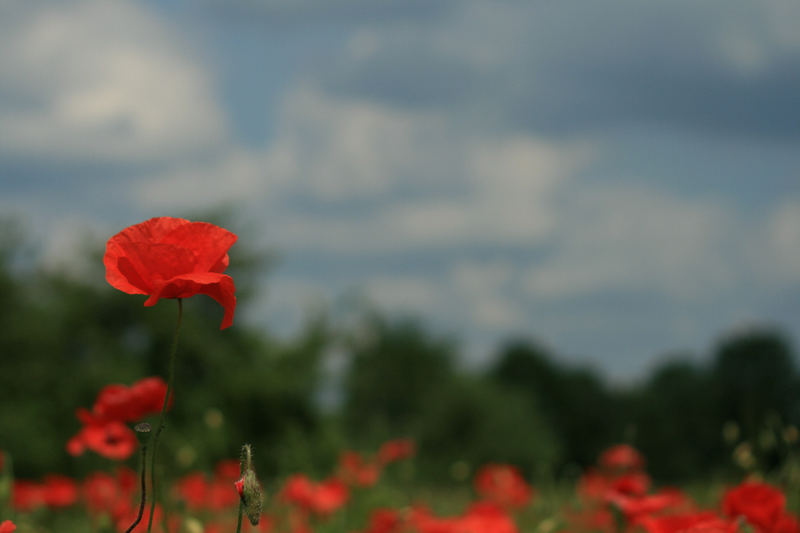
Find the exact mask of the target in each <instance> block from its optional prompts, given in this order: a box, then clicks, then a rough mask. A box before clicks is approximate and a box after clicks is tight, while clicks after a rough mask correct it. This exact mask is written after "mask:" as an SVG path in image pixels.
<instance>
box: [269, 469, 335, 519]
mask: <svg viewBox="0 0 800 533" xmlns="http://www.w3.org/2000/svg"><path fill="white" fill-rule="evenodd" d="M281 496H282V497H283V499H284V500H286V501H288V502H289V503H292V504H294V505H297V506H298V507H300V508H301V509H304V510H306V511H312V512H314V513H317V514H320V515H329V514H331V513H333V512H334V511H336V510H337V509H339V508H340V507H341V506H342V505H344V504H345V502H346V501H347V499H348V497H349V496H350V492H349V491H348V490H347V485H345V484H344V483H342V482H341V481H339V480H338V479H336V478H329V479H327V480H325V481H323V482H321V483H314V482H312V481H311V480H310V479H308V478H307V477H306V476H304V475H303V474H295V475H293V476H291V477H290V478H289V479H287V480H286V484H285V485H284V487H283V490H282V491H281Z"/></svg>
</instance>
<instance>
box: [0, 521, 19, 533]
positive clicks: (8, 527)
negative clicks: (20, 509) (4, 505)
mask: <svg viewBox="0 0 800 533" xmlns="http://www.w3.org/2000/svg"><path fill="white" fill-rule="evenodd" d="M16 529H17V526H15V525H14V522H12V521H11V520H4V521H3V523H2V524H0V533H14V531H16Z"/></svg>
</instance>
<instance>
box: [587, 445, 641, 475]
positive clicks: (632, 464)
mask: <svg viewBox="0 0 800 533" xmlns="http://www.w3.org/2000/svg"><path fill="white" fill-rule="evenodd" d="M598 462H599V463H600V466H601V467H603V468H605V469H607V470H639V469H642V468H644V465H645V460H644V456H643V455H642V454H641V453H639V451H638V450H637V449H636V448H634V447H633V446H629V445H627V444H617V445H616V446H612V447H611V448H608V449H607V450H606V451H604V452H603V453H602V454H601V455H600V460H599V461H598Z"/></svg>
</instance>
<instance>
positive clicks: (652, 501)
mask: <svg viewBox="0 0 800 533" xmlns="http://www.w3.org/2000/svg"><path fill="white" fill-rule="evenodd" d="M606 498H607V499H608V501H609V503H611V504H613V505H615V506H616V507H617V508H618V509H619V510H620V511H622V514H624V515H625V518H626V519H627V520H628V522H635V521H637V520H638V519H639V518H641V517H643V516H646V515H651V514H654V513H660V512H663V511H666V510H672V511H675V510H677V509H680V508H682V507H686V506H687V505H688V503H689V500H688V498H686V496H685V495H684V494H683V493H682V492H681V491H679V490H677V489H662V490H660V491H659V492H656V493H655V494H647V495H645V496H633V497H632V496H628V495H625V494H621V493H619V492H609V493H607V495H606Z"/></svg>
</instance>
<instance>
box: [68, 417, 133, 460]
mask: <svg viewBox="0 0 800 533" xmlns="http://www.w3.org/2000/svg"><path fill="white" fill-rule="evenodd" d="M79 413H81V414H82V415H84V416H83V418H82V417H81V415H80V414H79V418H82V420H81V421H82V422H84V424H85V425H84V426H83V428H82V429H81V430H80V431H79V432H78V434H77V435H75V436H74V437H72V438H71V439H70V440H69V441H68V442H67V452H68V453H69V454H70V455H80V454H82V453H83V452H84V451H85V450H86V449H87V448H88V449H89V450H92V451H93V452H96V453H98V454H100V455H102V456H104V457H108V458H109V459H115V460H123V459H127V458H128V457H130V456H131V455H132V454H133V452H134V450H136V435H135V434H134V433H133V431H132V430H131V428H129V427H128V426H126V425H125V424H123V423H122V422H117V421H116V420H112V421H110V422H105V421H102V420H96V419H92V418H91V415H90V414H89V413H88V411H85V410H79ZM87 415H88V417H87Z"/></svg>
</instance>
